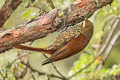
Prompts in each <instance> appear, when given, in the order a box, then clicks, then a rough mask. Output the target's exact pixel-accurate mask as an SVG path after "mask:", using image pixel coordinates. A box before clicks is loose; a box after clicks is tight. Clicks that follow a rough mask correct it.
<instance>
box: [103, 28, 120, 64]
mask: <svg viewBox="0 0 120 80" xmlns="http://www.w3.org/2000/svg"><path fill="white" fill-rule="evenodd" d="M119 36H120V30H119V31H118V32H117V33H116V34H115V36H114V37H113V38H112V40H111V41H110V44H109V46H108V48H107V49H106V51H105V55H104V57H103V60H102V61H103V63H104V64H105V62H104V61H106V60H107V58H108V56H109V53H110V51H111V49H112V47H113V45H114V43H115V42H116V40H117V39H118V37H119Z"/></svg>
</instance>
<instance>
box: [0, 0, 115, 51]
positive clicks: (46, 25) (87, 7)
mask: <svg viewBox="0 0 120 80" xmlns="http://www.w3.org/2000/svg"><path fill="white" fill-rule="evenodd" d="M112 1H113V0H99V6H97V4H96V2H95V1H94V0H82V1H81V2H78V1H77V0H76V1H75V2H73V4H72V6H71V9H70V11H69V12H68V13H69V14H68V18H67V21H66V23H67V25H68V24H69V25H74V24H76V23H79V22H81V21H83V20H84V18H83V17H85V18H88V17H90V16H91V15H92V14H93V13H94V12H95V11H96V10H97V9H99V8H101V7H103V6H105V5H107V4H111V2H112ZM60 14H61V12H60V10H58V9H53V10H51V11H50V12H49V13H47V14H45V15H42V16H40V17H39V18H37V19H35V20H33V21H30V22H28V23H26V24H24V25H19V26H18V27H17V28H15V29H9V30H7V31H3V32H1V33H0V35H2V34H4V33H5V32H6V34H5V35H4V36H2V37H1V39H0V53H1V52H4V51H6V50H8V49H11V48H12V47H14V46H16V45H18V44H21V43H25V42H28V41H33V40H36V39H39V38H42V37H45V36H46V35H47V34H48V33H52V32H55V31H56V30H58V29H60V28H61V27H65V26H64V23H63V21H64V17H65V15H63V16H60ZM7 33H11V34H7Z"/></svg>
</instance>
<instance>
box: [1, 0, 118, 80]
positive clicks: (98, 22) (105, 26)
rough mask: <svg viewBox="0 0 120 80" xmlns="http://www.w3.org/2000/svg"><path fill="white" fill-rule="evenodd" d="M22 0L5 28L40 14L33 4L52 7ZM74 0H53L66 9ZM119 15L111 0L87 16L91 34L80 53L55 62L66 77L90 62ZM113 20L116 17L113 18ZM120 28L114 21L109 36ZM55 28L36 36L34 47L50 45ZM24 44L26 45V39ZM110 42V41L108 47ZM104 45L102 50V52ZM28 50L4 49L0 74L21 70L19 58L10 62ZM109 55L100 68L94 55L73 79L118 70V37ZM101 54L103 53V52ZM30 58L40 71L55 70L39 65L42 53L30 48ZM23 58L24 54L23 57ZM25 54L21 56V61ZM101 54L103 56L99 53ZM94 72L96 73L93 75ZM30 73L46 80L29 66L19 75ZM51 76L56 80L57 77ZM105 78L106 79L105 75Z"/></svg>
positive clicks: (11, 77)
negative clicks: (92, 25) (115, 25)
mask: <svg viewBox="0 0 120 80" xmlns="http://www.w3.org/2000/svg"><path fill="white" fill-rule="evenodd" d="M23 1H24V2H23V3H22V4H21V5H20V6H19V7H18V8H17V9H16V11H15V12H14V13H13V14H12V16H11V17H10V18H9V19H8V20H7V22H6V23H5V25H4V28H5V29H9V28H12V27H16V26H17V25H19V24H23V23H24V22H25V21H28V20H31V19H33V18H35V17H37V16H39V15H40V12H39V9H38V8H36V7H34V5H37V6H40V7H42V8H43V9H45V10H46V11H47V12H48V11H50V10H51V7H50V5H49V4H48V3H47V2H46V0H35V2H34V3H32V4H31V6H30V7H27V6H28V5H29V4H30V0H23ZM73 1H74V0H53V3H54V5H55V7H56V8H60V9H65V8H66V7H68V6H70V4H71V3H72V2H73ZM4 2H5V0H0V7H2V5H3V4H4ZM119 17H120V0H113V2H112V4H111V5H107V6H105V7H103V8H101V9H100V10H98V11H96V12H95V13H94V15H93V16H91V17H90V18H89V19H90V20H91V21H92V22H93V24H94V35H93V37H92V40H91V41H90V43H89V45H88V46H87V47H86V48H85V49H84V50H83V51H82V52H80V53H79V54H77V55H75V56H73V57H70V58H67V59H65V60H62V61H58V62H55V65H56V66H57V68H58V70H59V71H60V72H61V73H62V74H63V75H65V76H66V77H68V76H70V75H72V74H74V73H75V72H77V71H79V70H80V69H82V68H83V67H84V66H86V65H87V64H88V63H89V62H91V61H92V60H93V59H94V57H95V55H96V54H97V52H98V51H99V49H100V46H101V43H102V44H105V40H106V38H107V36H108V35H109V32H110V31H111V29H112V26H111V25H112V23H113V22H114V21H115V20H116V18H119ZM115 22H116V21H115ZM119 30H120V21H119V22H118V24H117V27H116V29H115V30H114V33H113V35H112V37H111V39H112V38H113V37H114V36H115V35H116V33H117V32H118V31H119ZM57 34H58V32H55V33H52V34H49V35H48V36H47V37H45V38H42V39H39V40H36V41H34V42H33V43H32V46H34V47H46V46H48V45H50V44H51V43H52V42H53V41H54V40H55V37H56V36H57ZM111 39H110V40H109V42H110V41H111ZM25 45H29V43H26V44H25ZM108 46H110V45H109V44H108V45H107V47H108ZM107 47H106V48H105V49H104V51H103V54H104V53H105V50H106V49H107ZM26 52H27V53H29V51H21V50H18V49H12V50H9V51H6V52H5V53H4V54H0V74H1V75H0V78H2V75H5V74H6V71H7V72H8V73H7V74H8V77H7V80H14V69H15V66H16V67H17V71H16V73H17V74H20V72H22V70H23V69H24V65H23V64H21V63H20V60H16V61H15V62H14V64H12V66H10V64H11V63H12V62H13V61H14V60H15V59H16V58H17V57H18V54H19V53H23V54H19V55H24V54H26ZM109 54H110V55H109V56H108V58H107V60H106V61H105V64H104V65H102V68H99V67H100V65H101V59H97V60H96V61H95V62H94V63H93V64H91V66H89V67H88V68H87V69H85V70H83V71H81V72H80V73H79V74H77V75H76V76H74V77H73V78H72V80H96V79H98V78H99V79H101V80H103V78H104V77H108V76H113V75H117V74H118V73H120V38H118V39H117V41H116V42H115V44H114V45H113V46H112V49H111V50H110V53H109ZM103 56H104V55H103ZM27 57H28V58H29V63H30V65H31V66H32V67H33V68H34V69H37V70H38V71H41V72H46V73H49V74H53V73H54V74H57V73H56V71H55V70H54V68H53V66H52V65H51V64H48V65H45V66H41V62H43V61H44V60H45V59H46V58H45V57H44V56H43V54H42V53H39V52H30V54H29V55H28V56H27ZM25 58H26V57H25ZM25 58H23V59H22V60H23V61H24V60H25ZM101 58H102V56H101ZM96 74H97V75H96ZM31 75H34V77H35V80H47V75H46V76H41V75H38V74H37V73H34V72H32V73H31V71H30V70H28V71H27V74H26V75H25V76H24V77H23V78H21V80H34V79H33V78H32V77H31ZM109 78H110V77H109ZM0 80H1V79H0ZM50 80H57V79H56V78H53V79H50ZM106 80H108V79H106Z"/></svg>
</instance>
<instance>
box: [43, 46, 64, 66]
mask: <svg viewBox="0 0 120 80" xmlns="http://www.w3.org/2000/svg"><path fill="white" fill-rule="evenodd" d="M65 47H66V46H64V47H61V48H59V49H58V50H57V51H56V52H55V53H54V54H52V55H51V57H49V58H48V59H47V60H45V61H44V62H43V63H42V65H45V64H48V63H51V62H54V61H55V60H54V58H55V57H56V56H57V55H59V54H62V53H63V52H64V51H65Z"/></svg>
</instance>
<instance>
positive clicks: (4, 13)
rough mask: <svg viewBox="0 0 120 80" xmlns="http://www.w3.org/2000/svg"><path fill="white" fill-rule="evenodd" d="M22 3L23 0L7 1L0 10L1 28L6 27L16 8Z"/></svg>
mask: <svg viewBox="0 0 120 80" xmlns="http://www.w3.org/2000/svg"><path fill="white" fill-rule="evenodd" d="M21 3H22V0H6V1H5V3H4V5H3V6H2V8H1V9H0V27H2V26H3V25H4V23H5V22H6V20H7V19H8V18H9V17H10V16H11V14H12V13H13V12H14V11H15V10H16V8H17V7H18V6H19V5H20V4H21Z"/></svg>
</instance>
